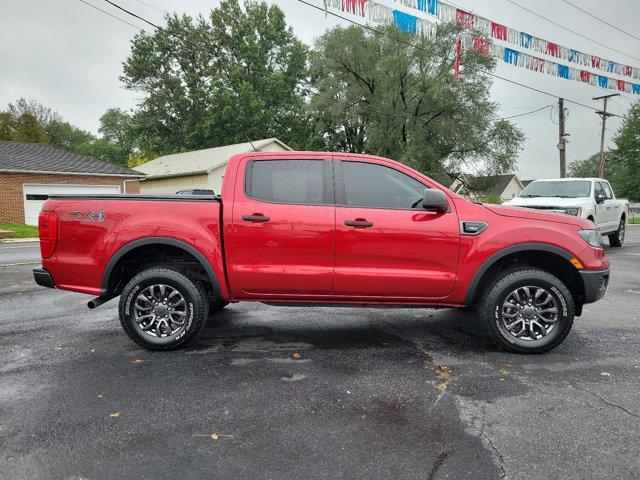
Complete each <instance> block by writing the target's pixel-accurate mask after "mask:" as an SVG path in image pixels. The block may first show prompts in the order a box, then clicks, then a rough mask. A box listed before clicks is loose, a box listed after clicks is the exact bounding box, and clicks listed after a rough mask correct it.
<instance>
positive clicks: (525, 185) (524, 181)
mask: <svg viewBox="0 0 640 480" xmlns="http://www.w3.org/2000/svg"><path fill="white" fill-rule="evenodd" d="M531 182H535V179H533V180H522V186H523V187H524V188H527V187H528V186H529V184H530V183H531Z"/></svg>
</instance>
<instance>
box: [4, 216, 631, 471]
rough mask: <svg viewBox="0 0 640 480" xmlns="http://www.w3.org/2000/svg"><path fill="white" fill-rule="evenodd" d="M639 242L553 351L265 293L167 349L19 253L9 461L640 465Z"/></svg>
mask: <svg viewBox="0 0 640 480" xmlns="http://www.w3.org/2000/svg"><path fill="white" fill-rule="evenodd" d="M639 247H640V228H638V227H635V226H630V227H629V231H628V243H627V244H626V246H625V247H624V248H622V249H609V250H608V251H607V255H608V256H609V258H610V260H611V263H612V266H613V267H612V268H613V276H612V280H611V285H610V289H609V293H608V295H607V296H606V297H605V299H604V300H602V301H601V302H599V303H596V304H594V305H589V306H587V307H586V308H585V311H584V315H583V316H582V317H581V318H579V319H577V320H576V322H575V324H574V328H573V331H572V332H571V333H570V335H569V336H568V338H567V340H566V341H565V342H564V344H562V345H561V346H560V347H558V348H557V349H555V350H554V351H552V352H550V353H548V354H544V355H539V356H524V355H515V354H510V353H506V352H503V351H501V350H498V349H496V348H495V347H494V346H493V345H492V344H491V343H490V342H489V340H488V339H487V338H486V337H485V336H484V334H483V332H482V329H481V328H480V327H479V325H478V322H477V320H476V319H475V318H474V316H473V314H471V313H466V312H456V311H452V310H421V309H361V308H344V309H337V308H315V309H311V308H284V307H268V306H264V305H261V304H255V305H253V304H236V305H230V306H229V307H228V308H227V309H226V310H225V311H224V313H222V314H220V315H219V316H217V317H213V318H211V319H210V322H209V324H208V326H207V327H206V328H205V329H204V331H203V335H202V336H201V337H200V339H199V341H198V342H197V343H196V344H195V345H193V347H191V348H189V349H187V350H182V351H176V352H166V353H152V352H148V351H145V350H141V349H139V348H138V347H137V346H136V345H134V344H133V343H132V342H130V341H129V340H128V339H127V337H126V336H125V334H124V333H123V332H122V331H121V329H120V326H119V323H118V320H117V313H116V307H117V300H112V301H111V302H109V303H107V304H105V305H103V306H102V307H99V308H97V309H96V310H92V311H89V310H88V309H87V308H86V302H87V300H88V297H86V296H84V295H79V294H74V293H70V292H63V291H56V290H49V289H44V288H40V287H38V286H36V285H34V284H33V282H32V281H31V279H30V270H31V268H32V267H31V266H27V265H17V266H11V267H6V266H4V267H3V266H0V279H2V280H1V282H0V478H3V479H12V480H13V479H23V478H24V479H37V478H65V479H66V478H72V479H80V478H83V479H112V478H136V479H139V478H150V479H165V478H166V479H174V478H196V479H200V478H202V479H205V478H206V479H211V478H216V479H221V478H261V479H263V478H264V479H286V478H291V479H300V478H314V479H315V478H345V479H354V478H362V479H378V478H385V479H387V478H402V479H413V478H416V479H418V478H419V479H439V478H450V479H466V478H469V479H479V478H481V479H493V478H510V479H516V478H517V479H520V478H522V479H549V478H563V479H565V478H570V479H574V478H575V479H584V478H590V479H594V478H603V479H604V478H607V479H609V478H639V477H640V456H639V455H638V452H639V451H640V435H639V434H638V432H639V431H640V333H639V330H638V328H637V326H638V317H639V315H640V274H639V273H638V272H639V271H640V248H639ZM5 248H6V247H5V246H1V247H0V255H2V257H0V258H3V259H6V258H9V259H10V260H11V261H12V263H19V262H17V261H14V260H16V259H17V258H23V257H19V256H20V255H21V254H24V257H25V258H26V257H28V252H26V251H25V252H22V253H18V252H15V253H13V252H12V253H7V252H6V250H5ZM3 262H7V260H3V261H2V262H0V263H3Z"/></svg>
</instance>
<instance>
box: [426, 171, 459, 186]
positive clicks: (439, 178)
mask: <svg viewBox="0 0 640 480" xmlns="http://www.w3.org/2000/svg"><path fill="white" fill-rule="evenodd" d="M427 176H428V177H429V178H430V179H432V180H435V181H436V182H438V183H439V184H440V185H442V186H443V187H447V188H451V186H452V185H453V182H455V180H456V178H457V176H456V175H455V174H449V173H446V172H442V173H428V174H427Z"/></svg>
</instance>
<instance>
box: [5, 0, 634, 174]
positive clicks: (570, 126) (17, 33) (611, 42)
mask: <svg viewBox="0 0 640 480" xmlns="http://www.w3.org/2000/svg"><path fill="white" fill-rule="evenodd" d="M87 1H88V2H90V3H93V4H94V5H96V6H99V7H100V8H103V9H104V10H107V11H109V12H111V13H113V14H114V15H117V16H119V17H121V18H126V19H127V21H130V22H131V23H134V24H137V25H139V26H144V25H143V24H142V22H140V21H138V20H135V19H131V18H127V16H126V15H125V14H123V13H122V12H118V11H117V10H115V9H114V8H113V7H111V6H109V5H108V4H107V3H106V2H104V1H103V0H87ZM309 1H310V2H312V3H315V4H317V5H322V0H309ZM514 1H515V2H516V3H520V4H521V5H523V6H526V7H527V8H529V9H531V10H534V11H536V12H538V13H540V14H542V15H544V16H545V17H547V18H549V19H551V20H554V21H556V22H559V23H561V24H562V25H565V26H566V27H568V28H570V29H573V30H576V31H578V32H580V33H582V34H584V35H586V36H587V37H588V38H591V39H593V40H596V41H599V42H600V43H603V44H605V45H607V46H612V47H614V48H616V49H617V50H620V51H622V52H627V53H630V54H631V55H634V56H636V57H640V41H638V40H635V39H633V38H631V37H629V36H628V35H625V34H624V33H621V32H619V31H617V30H615V29H614V28H611V27H609V26H607V25H605V24H604V23H602V22H600V21H598V20H596V19H594V18H591V17H589V16H588V15H586V14H585V13H582V12H580V11H578V10H576V9H575V8H574V7H572V6H570V5H568V4H566V3H564V2H563V1H562V0H553V1H552V0H546V1H540V0H537V1H536V0H514ZM117 3H120V4H121V5H123V6H124V7H126V8H128V9H130V10H133V11H135V12H137V13H139V14H140V15H141V16H144V17H146V18H148V19H150V20H152V21H155V22H159V23H162V18H163V12H162V11H161V10H162V9H164V10H176V11H181V12H186V13H189V14H192V15H195V14H197V13H207V12H208V11H209V10H210V9H211V8H212V7H215V6H216V5H217V4H218V1H217V0H181V1H171V0H144V1H142V0H118V2H117ZM271 3H277V4H278V5H280V7H281V8H282V9H283V10H284V12H285V14H286V16H287V20H288V22H289V24H290V25H292V26H293V29H294V31H295V33H296V34H297V35H298V37H299V38H300V39H301V40H303V41H304V42H306V43H309V44H310V43H312V42H313V39H314V38H316V37H317V36H319V35H321V34H322V33H323V32H324V31H325V30H326V29H327V28H329V27H331V26H333V25H336V24H338V23H339V22H340V20H339V19H336V18H335V17H332V16H328V17H327V18H325V16H324V15H323V14H322V13H321V12H318V11H316V10H314V9H311V8H310V7H308V6H305V5H303V4H302V3H300V2H299V1H298V0H271ZM384 3H387V4H390V3H393V0H386V1H385V2H384ZM449 3H451V4H453V3H455V4H456V5H459V6H461V7H462V8H465V9H468V10H471V11H474V12H475V13H477V14H479V15H482V16H485V17H487V18H489V19H491V20H494V21H496V22H499V23H502V24H504V25H507V26H509V27H511V28H514V29H517V30H522V31H526V32H528V33H530V34H533V35H536V36H538V37H540V38H544V39H546V40H549V41H553V42H555V43H559V44H561V45H564V46H567V47H570V48H574V49H577V50H580V51H582V52H585V53H591V54H595V55H599V56H601V57H603V58H607V59H611V60H614V61H617V62H619V63H624V64H630V65H634V66H638V67H640V61H638V60H634V59H633V58H630V57H628V56H626V55H623V54H620V53H617V52H615V51H612V50H610V49H608V48H605V47H603V46H601V45H598V44H596V43H593V42H592V41H590V40H586V39H584V38H581V37H579V36H577V35H576V34H574V33H571V32H569V31H567V30H565V29H563V28H559V27H557V26H555V25H553V24H551V23H549V22H547V21H545V20H543V19H541V18H539V17H536V16H535V15H532V14H531V13H528V12H527V11H525V10H523V9H522V8H520V7H518V6H515V5H513V4H512V3H510V2H509V1H508V0H490V1H489V0H456V1H455V2H449ZM572 3H574V4H578V5H580V6H581V7H582V8H583V9H585V10H588V11H589V12H592V13H594V14H595V15H596V16H598V17H600V18H601V19H603V20H606V21H608V22H609V23H611V24H613V25H615V26H617V27H619V28H620V29H622V30H625V31H627V32H630V33H632V34H633V35H635V36H637V37H640V2H638V1H637V0H610V1H607V2H603V1H597V0H572ZM150 5H151V6H150ZM152 6H155V7H156V8H153V7H152ZM0 8H1V10H0V109H4V108H5V107H6V104H7V103H9V102H11V101H14V100H16V99H17V98H19V97H25V98H27V99H36V100H38V101H40V102H42V103H44V104H45V105H47V106H50V107H52V108H53V109H55V110H57V111H58V112H59V113H60V114H61V115H62V116H63V117H64V118H65V119H66V120H68V121H70V122H72V123H74V124H76V125H78V126H80V127H82V128H85V129H87V130H90V131H93V132H95V131H96V129H97V125H98V118H99V117H100V115H101V114H102V113H103V112H104V111H105V110H106V109H107V108H109V107H120V108H124V109H130V108H132V107H133V106H134V105H135V102H136V96H135V94H134V93H132V92H130V91H127V90H125V89H124V88H122V86H121V84H120V82H119V80H118V76H119V75H120V74H121V72H122V61H123V60H124V59H125V57H126V56H127V54H128V52H129V47H130V43H129V42H130V40H131V38H132V37H133V35H134V34H135V33H136V29H134V28H133V27H131V26H129V25H125V24H123V23H121V22H119V21H117V20H115V19H113V18H111V17H109V16H107V15H105V14H104V13H101V12H98V11H96V10H95V9H93V8H90V7H88V6H86V5H84V4H83V3H81V2H80V0H0ZM352 18H355V17H352ZM496 73H497V74H499V75H500V76H504V77H507V78H509V79H512V80H515V81H517V82H520V83H523V84H526V85H530V86H533V87H536V88H538V89H541V90H545V91H547V92H550V93H552V94H554V95H557V96H563V97H565V98H566V99H568V100H575V101H577V102H580V103H584V104H587V105H593V106H600V105H599V104H598V103H597V102H594V101H593V100H592V97H593V96H597V95H603V94H606V93H611V92H607V91H604V90H602V89H598V88H595V87H591V86H589V85H584V84H580V83H578V82H574V81H570V80H564V79H560V78H556V77H552V76H548V75H543V74H539V73H534V72H530V71H528V70H526V69H523V68H519V67H513V66H510V65H506V64H503V63H501V62H499V63H498V68H497V71H496ZM627 95H628V96H631V94H627ZM492 97H493V99H494V100H495V101H496V102H498V103H499V104H500V105H501V111H500V114H501V115H502V116H510V115H516V114H518V113H523V112H527V111H530V110H533V109H535V108H538V107H544V106H545V105H550V104H556V103H557V99H555V98H553V97H550V96H547V95H543V94H541V93H537V92H534V91H532V90H529V89H527V88H523V87H521V86H517V85H513V84H510V83H507V82H504V81H502V80H495V82H494V85H493V87H492ZM630 104H631V101H630V100H628V99H624V98H615V99H613V101H612V102H611V103H610V105H611V107H610V111H611V112H613V113H616V114H619V115H623V114H624V113H625V112H626V111H627V109H628V108H629V106H630ZM566 105H567V107H568V109H569V116H568V119H567V124H566V130H567V132H569V133H570V134H571V137H570V143H569V145H568V151H567V159H568V160H569V161H570V160H573V159H575V158H584V157H585V156H587V155H589V154H593V153H596V152H597V151H599V145H600V142H599V141H600V121H599V117H598V116H596V114H595V113H594V111H593V110H590V109H587V108H584V107H580V106H578V105H575V104H572V103H567V104H566ZM513 121H514V122H515V123H517V124H518V125H519V126H520V128H522V130H523V131H524V132H525V133H526V136H527V141H526V143H525V145H524V149H523V151H522V153H521V154H520V158H519V159H518V165H519V172H518V173H519V174H520V176H521V178H522V179H528V178H543V177H554V176H558V173H559V160H558V151H557V148H556V145H557V143H558V126H557V124H556V123H554V121H557V110H556V112H555V118H552V117H550V112H549V109H547V110H544V111H542V112H540V113H537V114H534V115H531V116H527V117H522V118H517V119H514V120H513ZM620 124H621V122H620V119H619V118H611V119H609V121H608V122H607V130H608V132H607V139H608V143H610V141H611V138H612V136H613V134H614V133H615V131H616V130H617V129H618V128H619V126H620Z"/></svg>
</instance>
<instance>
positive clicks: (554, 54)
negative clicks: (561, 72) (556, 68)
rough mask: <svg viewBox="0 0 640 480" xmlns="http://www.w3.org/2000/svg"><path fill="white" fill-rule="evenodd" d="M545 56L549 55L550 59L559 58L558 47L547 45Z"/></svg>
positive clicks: (551, 44)
mask: <svg viewBox="0 0 640 480" xmlns="http://www.w3.org/2000/svg"><path fill="white" fill-rule="evenodd" d="M547 54H548V55H551V56H552V57H559V56H560V47H559V46H558V45H557V44H555V43H551V42H549V43H547Z"/></svg>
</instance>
